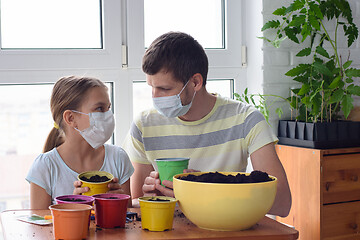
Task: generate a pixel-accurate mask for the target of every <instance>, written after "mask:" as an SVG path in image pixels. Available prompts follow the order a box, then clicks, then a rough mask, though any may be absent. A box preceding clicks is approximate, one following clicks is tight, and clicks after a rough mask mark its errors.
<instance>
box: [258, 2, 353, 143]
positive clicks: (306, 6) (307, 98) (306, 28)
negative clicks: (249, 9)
mask: <svg viewBox="0 0 360 240" xmlns="http://www.w3.org/2000/svg"><path fill="white" fill-rule="evenodd" d="M273 15H274V18H275V19H273V20H270V21H268V22H266V23H265V24H264V26H263V28H262V31H265V32H266V33H268V32H269V33H270V32H271V33H272V34H274V37H273V38H271V39H270V37H267V36H264V37H261V38H262V39H264V40H265V41H266V42H269V43H270V44H271V45H273V46H274V47H276V48H278V47H280V44H281V43H282V42H283V41H292V42H293V43H295V44H298V45H297V46H298V47H299V48H300V51H299V52H298V53H297V54H296V56H297V57H299V58H304V57H306V59H308V60H309V61H307V60H306V59H305V60H303V61H302V63H299V64H298V65H296V66H295V67H293V68H292V69H290V70H289V71H288V72H286V73H285V75H286V76H288V77H291V78H292V79H293V80H294V81H295V82H297V83H298V84H299V86H300V87H298V88H294V89H291V96H290V97H288V98H287V99H286V102H288V103H289V104H290V108H291V111H292V116H294V118H293V120H292V121H291V120H290V121H287V120H286V121H284V120H280V123H279V128H278V129H279V143H283V144H289V145H297V146H305V147H312V148H332V147H352V146H359V145H360V137H359V136H360V132H359V124H358V123H356V122H350V121H346V119H347V117H348V116H349V114H350V111H351V110H352V108H353V96H360V87H359V86H357V85H356V84H355V83H354V80H355V78H356V77H360V69H357V68H354V67H352V61H351V60H350V56H349V55H350V54H349V53H346V54H344V49H340V44H339V43H340V41H341V40H342V39H343V38H340V37H339V36H340V35H341V34H342V35H343V37H346V39H347V49H349V48H350V47H351V46H352V45H353V44H354V43H355V40H356V39H357V38H358V35H359V32H358V27H357V26H356V24H355V23H354V21H353V17H352V11H351V8H350V5H349V3H348V1H347V0H293V1H292V2H291V3H290V5H288V6H281V7H280V8H278V9H276V10H275V11H274V12H273ZM329 26H332V27H333V28H334V31H333V32H331V31H330V30H329ZM305 40H307V41H305ZM260 95H261V94H260ZM261 96H265V95H261ZM275 97H276V96H275ZM260 104H263V105H264V104H265V109H266V100H265V102H264V101H263V102H260ZM278 112H280V111H279V110H278ZM292 126H293V128H291V127H292ZM290 135H291V136H290Z"/></svg>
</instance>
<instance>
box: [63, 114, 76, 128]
mask: <svg viewBox="0 0 360 240" xmlns="http://www.w3.org/2000/svg"><path fill="white" fill-rule="evenodd" d="M63 120H64V122H65V123H66V125H68V126H70V127H77V124H76V122H75V118H74V113H73V112H72V111H70V110H65V111H64V113H63Z"/></svg>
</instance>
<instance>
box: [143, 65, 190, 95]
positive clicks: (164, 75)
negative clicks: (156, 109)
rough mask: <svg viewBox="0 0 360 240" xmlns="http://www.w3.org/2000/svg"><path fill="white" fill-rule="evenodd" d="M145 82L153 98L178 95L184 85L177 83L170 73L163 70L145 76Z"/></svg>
mask: <svg viewBox="0 0 360 240" xmlns="http://www.w3.org/2000/svg"><path fill="white" fill-rule="evenodd" d="M146 82H147V84H148V85H149V86H151V88H152V97H153V98H156V97H166V96H173V95H176V94H179V93H180V91H181V89H182V88H183V87H184V84H183V83H182V82H180V81H177V80H176V79H175V77H174V76H173V74H172V73H171V72H168V71H164V70H161V71H159V72H158V73H156V74H154V75H148V74H147V75H146ZM181 95H183V94H181Z"/></svg>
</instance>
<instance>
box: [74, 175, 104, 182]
mask: <svg viewBox="0 0 360 240" xmlns="http://www.w3.org/2000/svg"><path fill="white" fill-rule="evenodd" d="M80 179H81V180H83V181H85V182H106V181H109V180H110V179H109V178H108V177H107V176H99V175H94V176H91V177H90V178H87V177H85V176H82V177H81V178H80Z"/></svg>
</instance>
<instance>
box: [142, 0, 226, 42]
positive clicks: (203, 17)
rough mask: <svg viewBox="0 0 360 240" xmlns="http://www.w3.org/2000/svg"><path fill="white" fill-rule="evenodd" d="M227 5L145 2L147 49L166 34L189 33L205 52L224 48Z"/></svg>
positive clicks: (218, 0)
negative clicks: (225, 10)
mask: <svg viewBox="0 0 360 240" xmlns="http://www.w3.org/2000/svg"><path fill="white" fill-rule="evenodd" d="M223 9H224V1H222V0H144V12H145V14H144V18H145V47H148V46H149V45H150V44H151V42H152V41H153V40H154V39H155V38H157V37H158V36H160V35H161V34H163V33H166V32H169V31H181V32H186V33H188V34H190V35H191V36H193V37H194V38H195V39H197V40H198V41H199V43H200V44H201V45H202V46H203V47H204V48H224V27H223V26H224V14H223Z"/></svg>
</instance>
